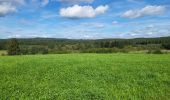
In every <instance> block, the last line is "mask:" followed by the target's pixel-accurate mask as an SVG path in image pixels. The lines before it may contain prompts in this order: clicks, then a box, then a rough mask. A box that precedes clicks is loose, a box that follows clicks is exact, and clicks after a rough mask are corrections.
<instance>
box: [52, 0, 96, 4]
mask: <svg viewBox="0 0 170 100" xmlns="http://www.w3.org/2000/svg"><path fill="white" fill-rule="evenodd" d="M53 1H55V0H53ZM58 1H60V2H64V3H71V4H75V3H76V4H78V3H92V2H93V1H94V0H58Z"/></svg>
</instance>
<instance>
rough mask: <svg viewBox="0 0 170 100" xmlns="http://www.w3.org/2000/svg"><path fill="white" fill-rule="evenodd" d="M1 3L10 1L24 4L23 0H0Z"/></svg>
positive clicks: (15, 3)
mask: <svg viewBox="0 0 170 100" xmlns="http://www.w3.org/2000/svg"><path fill="white" fill-rule="evenodd" d="M2 3H10V4H12V5H23V4H25V0H0V4H2Z"/></svg>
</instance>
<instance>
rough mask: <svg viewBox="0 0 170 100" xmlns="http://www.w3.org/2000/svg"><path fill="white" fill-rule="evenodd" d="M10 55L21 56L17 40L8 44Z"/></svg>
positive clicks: (12, 40)
mask: <svg viewBox="0 0 170 100" xmlns="http://www.w3.org/2000/svg"><path fill="white" fill-rule="evenodd" d="M7 51H8V55H20V54H21V53H20V52H21V51H20V47H19V43H18V41H17V39H15V38H13V39H11V40H10V41H9V43H8V50H7Z"/></svg>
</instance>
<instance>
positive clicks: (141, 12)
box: [122, 5, 166, 18]
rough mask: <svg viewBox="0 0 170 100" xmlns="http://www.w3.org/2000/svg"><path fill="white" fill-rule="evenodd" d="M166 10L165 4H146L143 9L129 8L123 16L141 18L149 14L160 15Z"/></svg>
mask: <svg viewBox="0 0 170 100" xmlns="http://www.w3.org/2000/svg"><path fill="white" fill-rule="evenodd" d="M165 10H166V8H165V6H151V5H148V6H145V7H144V8H142V9H137V10H128V11H126V12H125V13H123V15H122V16H123V17H126V18H139V17H143V16H147V15H158V14H161V13H163V12H164V11H165Z"/></svg>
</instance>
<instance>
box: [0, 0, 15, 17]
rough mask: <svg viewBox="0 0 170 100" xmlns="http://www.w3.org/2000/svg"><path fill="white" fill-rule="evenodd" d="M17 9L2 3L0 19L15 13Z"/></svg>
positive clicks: (0, 5)
mask: <svg viewBox="0 0 170 100" xmlns="http://www.w3.org/2000/svg"><path fill="white" fill-rule="evenodd" d="M16 11H17V9H16V7H15V6H13V5H12V4H10V3H2V4H0V17H1V16H5V15H6V14H9V13H13V12H16Z"/></svg>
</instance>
